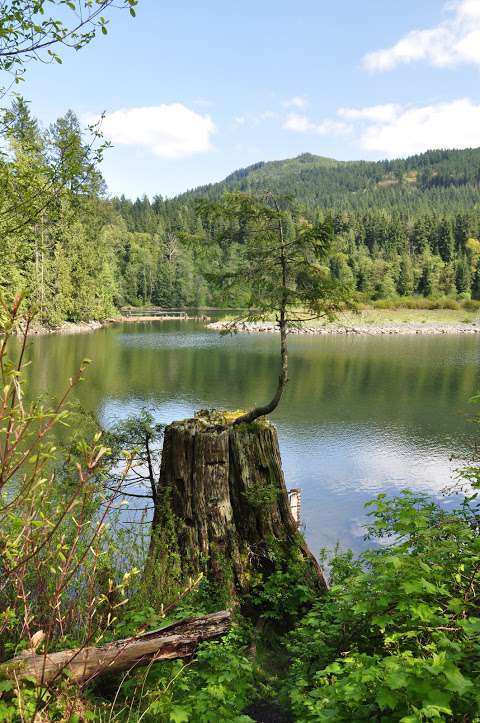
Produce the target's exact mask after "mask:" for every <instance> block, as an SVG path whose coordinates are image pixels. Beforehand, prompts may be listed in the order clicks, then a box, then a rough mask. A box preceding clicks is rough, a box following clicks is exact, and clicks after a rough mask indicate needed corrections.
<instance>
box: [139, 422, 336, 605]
mask: <svg viewBox="0 0 480 723" xmlns="http://www.w3.org/2000/svg"><path fill="white" fill-rule="evenodd" d="M157 497H158V500H157V504H156V507H155V512H154V519H153V525H152V544H151V548H150V561H151V562H153V558H154V557H155V555H156V554H158V551H157V552H156V551H155V540H156V539H157V535H158V534H160V533H161V528H162V525H164V524H165V518H166V515H170V524H169V526H170V530H172V529H173V530H174V531H175V532H174V537H175V538H176V550H177V552H178V559H179V564H180V567H181V571H182V575H184V576H186V575H190V576H191V575H197V574H198V573H200V572H202V573H204V574H205V575H206V576H207V578H208V580H210V581H214V582H218V583H220V584H222V585H223V586H225V585H226V586H227V588H228V589H229V591H230V593H231V594H232V595H240V596H242V595H245V594H246V593H248V592H249V591H250V590H251V589H252V584H253V583H254V582H255V580H258V575H262V576H263V577H265V576H268V575H270V574H271V573H273V572H274V571H276V570H278V569H283V570H286V569H287V568H288V566H289V565H290V564H293V563H294V562H295V561H296V562H297V563H298V562H299V561H303V563H304V564H305V574H306V580H308V579H310V582H311V584H312V585H314V586H315V587H316V588H317V589H318V590H319V591H325V590H326V589H327V585H326V582H325V578H324V576H323V573H322V570H321V568H320V566H319V565H318V563H317V561H316V560H315V558H314V556H313V555H312V553H311V552H310V550H309V549H308V546H307V545H306V543H305V540H304V539H303V536H302V535H301V534H300V533H299V532H298V529H297V525H296V522H295V520H294V518H293V516H292V513H291V511H290V505H289V500H288V493H287V489H286V487H285V481H284V477H283V471H282V464H281V459H280V452H279V447H278V439H277V431H276V429H275V427H274V426H273V425H272V424H271V423H270V422H269V421H268V420H266V419H264V418H262V419H260V420H257V421H256V422H254V423H252V424H239V425H231V424H228V423H227V422H226V419H225V416H224V415H222V414H221V413H218V412H212V411H210V412H209V411H202V412H199V413H198V414H197V415H196V416H195V418H194V419H188V420H184V421H180V422H174V423H172V424H170V425H169V426H167V427H166V429H165V435H164V446H163V454H162V464H161V471H160V478H159V484H158V494H157ZM172 517H173V520H174V522H173V525H172Z"/></svg>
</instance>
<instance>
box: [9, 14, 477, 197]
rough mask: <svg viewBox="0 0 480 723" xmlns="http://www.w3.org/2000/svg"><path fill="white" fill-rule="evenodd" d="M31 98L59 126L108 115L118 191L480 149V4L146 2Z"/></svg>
mask: <svg viewBox="0 0 480 723" xmlns="http://www.w3.org/2000/svg"><path fill="white" fill-rule="evenodd" d="M109 17H110V26H109V34H108V36H106V37H99V38H98V39H97V40H96V41H95V42H94V43H93V44H92V45H91V46H89V47H88V48H85V49H84V50H82V51H80V52H79V53H74V52H68V51H67V52H65V53H64V55H63V64H62V65H48V66H45V65H41V64H37V65H31V66H30V67H29V72H28V78H27V81H26V82H25V83H24V84H23V86H22V92H23V94H24V95H25V97H26V98H27V99H29V100H30V101H31V106H32V110H33V112H34V113H35V114H36V115H37V116H38V117H39V118H40V119H41V120H42V122H43V123H45V124H47V123H49V122H50V121H52V120H53V119H54V118H55V117H57V116H59V115H62V114H63V113H65V111H66V110H67V109H68V108H72V109H73V110H75V111H76V112H77V113H78V114H79V115H80V117H81V118H82V119H83V120H84V121H85V122H87V121H89V120H92V119H94V118H95V117H96V116H98V114H100V113H102V112H103V111H105V112H106V113H107V116H106V118H105V121H104V124H103V127H104V132H105V135H106V136H107V137H109V138H110V139H111V140H112V142H113V144H114V148H112V149H110V150H109V151H108V152H107V155H106V159H105V162H104V167H103V171H104V175H105V177H106V180H107V183H108V186H109V191H110V192H111V193H112V194H120V193H122V192H123V193H125V195H127V196H130V197H135V196H137V195H142V194H143V193H147V194H148V195H150V196H153V195H154V194H156V193H161V194H162V195H167V196H171V195H174V194H176V193H179V192H181V191H183V190H186V189H187V188H192V187H195V186H197V185H200V184H203V183H209V182H211V181H215V180H220V179H222V178H223V177H225V176H226V175H228V173H230V172H232V171H233V170H235V169H237V168H239V167H243V166H247V165H249V164H251V163H255V162H257V161H260V160H274V159H280V158H289V157H292V156H296V155H298V154H300V153H303V152H307V151H308V152H311V153H316V154H319V155H325V156H330V157H334V158H338V159H343V160H348V159H358V158H365V159H378V158H385V157H398V156H405V155H409V154H411V153H413V152H419V151H423V150H426V149H427V148H429V147H458V148H460V147H466V146H480V89H479V77H480V76H479V70H480V0H458V1H457V2H443V1H442V0H402V2H398V1H397V0H367V2H363V3H362V2H358V0H336V1H335V2H331V0H328V2H327V1H326V0H275V1H274V0H256V1H254V0H243V2H241V3H236V2H233V1H232V0H230V1H229V2H228V1H225V0H206V1H205V2H204V3H199V2H198V1H195V0H176V1H175V2H164V1H163V0H139V4H138V7H137V17H136V18H135V19H132V18H131V17H130V16H129V15H128V13H125V12H119V11H112V13H111V14H110V15H109Z"/></svg>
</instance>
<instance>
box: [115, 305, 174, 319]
mask: <svg viewBox="0 0 480 723" xmlns="http://www.w3.org/2000/svg"><path fill="white" fill-rule="evenodd" d="M120 311H121V312H122V316H126V317H136V316H148V317H155V316H158V317H165V316H168V317H169V318H175V319H187V318H188V314H187V312H186V311H185V309H165V308H163V307H161V306H144V307H142V308H140V309H139V308H138V307H130V306H127V307H123V308H122V309H121V310H120Z"/></svg>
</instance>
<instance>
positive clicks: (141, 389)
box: [29, 321, 480, 553]
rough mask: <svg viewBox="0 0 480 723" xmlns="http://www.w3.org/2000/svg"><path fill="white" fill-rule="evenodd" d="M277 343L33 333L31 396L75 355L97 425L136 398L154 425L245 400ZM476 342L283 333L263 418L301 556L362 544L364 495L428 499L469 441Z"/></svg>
mask: <svg viewBox="0 0 480 723" xmlns="http://www.w3.org/2000/svg"><path fill="white" fill-rule="evenodd" d="M278 343H279V339H278V337H277V336H276V335H274V334H251V335H250V334H238V335H236V336H230V337H225V336H220V335H219V334H218V332H214V331H210V330H208V329H206V328H205V327H204V326H202V325H201V324H200V323H197V322H181V321H173V322H150V323H144V324H141V323H138V324H124V325H112V326H110V327H106V328H104V329H101V330H99V331H96V332H93V333H87V334H78V335H69V336H56V335H51V336H43V337H37V338H33V339H32V340H31V341H30V343H29V355H30V358H31V359H32V361H33V362H34V367H33V369H34V374H33V375H32V383H31V393H33V394H40V393H45V392H48V393H52V394H58V393H59V392H60V390H61V389H63V388H64V386H65V382H66V380H67V378H68V376H69V375H71V374H72V373H73V372H74V370H75V369H76V368H77V366H78V364H79V362H80V361H81V359H82V358H84V357H89V358H90V359H92V360H93V364H92V365H91V366H90V368H89V370H88V373H87V379H88V381H87V382H86V383H84V384H82V385H81V386H80V387H79V389H78V392H77V397H78V398H79V400H80V402H81V404H82V405H83V406H84V407H85V408H86V409H88V410H90V411H92V412H93V413H94V414H95V415H96V416H97V418H98V419H99V420H100V422H101V423H102V424H103V425H106V426H108V425H110V424H112V423H113V422H114V420H115V419H121V418H124V417H125V416H127V415H129V414H132V413H134V412H135V411H138V410H140V409H141V408H142V407H148V408H150V409H152V410H154V414H155V418H156V419H157V421H159V422H162V423H167V422H170V421H171V420H173V419H181V418H184V417H187V416H190V415H192V414H193V412H194V411H195V410H196V409H199V408H205V407H218V408H232V409H237V408H246V407H248V406H249V405H252V404H254V403H258V402H265V401H267V400H268V399H269V397H270V396H271V394H272V391H273V389H274V387H275V384H276V378H277V366H278V360H277V350H278ZM479 344H480V342H479V340H478V339H476V338H475V337H471V336H460V335H459V336H457V335H451V336H435V337H421V336H396V337H395V336H389V337H379V336H352V337H344V336H330V337H324V336H323V337H314V336H301V335H298V336H293V337H291V338H290V350H291V361H290V377H291V381H290V382H289V385H288V389H287V392H286V394H285V397H284V399H283V400H282V402H281V405H280V408H279V409H278V410H277V411H276V412H275V414H273V415H272V419H273V421H274V422H275V424H276V425H277V427H278V433H279V440H280V448H281V453H282V459H283V466H284V471H285V477H286V481H287V486H288V487H301V488H302V490H303V495H302V512H303V515H302V516H303V521H304V523H305V532H306V537H307V539H308V541H309V544H310V546H311V548H312V550H313V551H314V552H315V553H318V551H319V549H320V548H321V547H324V546H328V547H333V546H334V545H335V544H336V543H337V542H340V544H341V546H342V547H353V548H354V549H356V550H360V549H362V547H364V545H365V543H364V542H363V534H364V533H363V530H362V524H363V523H364V521H365V512H364V509H363V505H364V503H365V502H366V501H367V500H369V499H371V498H372V497H373V496H375V495H376V494H377V493H378V492H387V493H395V492H398V491H399V490H401V489H402V488H404V487H406V486H409V487H411V488H413V489H416V490H421V491H425V492H429V493H431V494H433V495H435V496H440V495H441V489H442V488H443V487H444V486H445V485H446V484H447V483H448V482H449V481H450V480H451V478H452V474H453V471H454V469H455V468H456V467H458V462H454V461H451V459H450V457H451V454H452V453H456V452H458V451H459V449H460V448H461V447H463V446H464V445H465V443H468V441H469V440H470V441H471V440H473V437H474V432H475V429H474V428H473V427H472V425H471V423H470V422H469V420H468V415H469V414H471V413H472V411H474V410H473V409H472V406H471V405H469V404H468V399H469V398H470V397H471V396H472V395H473V394H475V393H476V392H477V390H479V389H480V365H479V355H480V346H479Z"/></svg>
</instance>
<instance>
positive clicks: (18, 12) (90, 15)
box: [0, 0, 138, 83]
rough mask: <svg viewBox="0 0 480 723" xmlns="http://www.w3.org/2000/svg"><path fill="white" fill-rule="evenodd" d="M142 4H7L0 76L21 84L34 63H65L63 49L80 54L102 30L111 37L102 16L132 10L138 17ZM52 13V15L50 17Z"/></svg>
mask: <svg viewBox="0 0 480 723" xmlns="http://www.w3.org/2000/svg"><path fill="white" fill-rule="evenodd" d="M137 3H138V0H120V2H114V0H35V1H34V2H32V0H7V2H3V3H2V12H1V15H0V72H1V71H6V72H9V73H11V74H12V75H13V77H14V80H15V81H16V82H17V83H18V82H19V81H20V80H21V79H22V75H23V73H24V70H25V64H26V63H28V62H29V61H31V60H39V59H40V60H43V61H44V62H47V61H54V62H56V63H61V62H62V59H61V57H60V55H59V53H58V52H57V51H58V48H59V47H62V46H63V47H68V48H74V49H75V50H80V48H83V47H84V46H85V45H88V43H90V42H91V41H92V40H93V38H94V37H95V35H96V34H97V32H98V30H100V31H101V32H102V34H104V35H105V34H106V33H107V22H108V21H107V20H106V18H105V17H104V15H103V14H102V13H104V12H106V11H108V9H109V7H117V8H118V7H120V8H128V9H129V10H130V14H131V15H132V16H133V17H135V6H136V5H137ZM49 13H52V14H49Z"/></svg>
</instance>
